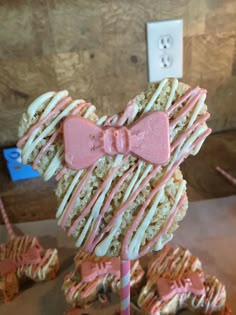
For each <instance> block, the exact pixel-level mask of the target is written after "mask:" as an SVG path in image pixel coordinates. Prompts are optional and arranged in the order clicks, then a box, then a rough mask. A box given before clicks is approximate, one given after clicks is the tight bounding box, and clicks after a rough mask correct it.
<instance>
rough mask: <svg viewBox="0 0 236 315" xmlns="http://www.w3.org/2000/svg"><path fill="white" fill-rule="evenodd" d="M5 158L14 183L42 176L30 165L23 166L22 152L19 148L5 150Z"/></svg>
mask: <svg viewBox="0 0 236 315" xmlns="http://www.w3.org/2000/svg"><path fill="white" fill-rule="evenodd" d="M3 156H4V158H5V160H6V161H7V168H8V171H9V174H10V176H11V179H12V180H13V181H17V180H22V179H28V178H34V177H39V176H40V174H39V173H38V172H36V171H35V170H33V169H32V167H31V166H30V165H28V164H27V165H23V164H21V150H20V149H18V148H9V149H3Z"/></svg>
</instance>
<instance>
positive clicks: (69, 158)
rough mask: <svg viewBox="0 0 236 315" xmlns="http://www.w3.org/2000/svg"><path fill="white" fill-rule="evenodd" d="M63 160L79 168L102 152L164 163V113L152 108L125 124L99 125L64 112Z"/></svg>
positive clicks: (166, 126) (166, 148) (167, 152)
mask: <svg viewBox="0 0 236 315" xmlns="http://www.w3.org/2000/svg"><path fill="white" fill-rule="evenodd" d="M63 133H64V144H65V161H66V164H67V166H68V167H69V168H72V169H76V170H79V169H83V168H87V167H89V166H91V165H93V164H94V163H95V162H96V161H97V160H98V159H100V158H101V157H102V156H104V155H115V154H124V155H126V154H128V153H130V154H133V155H135V156H137V157H139V158H141V159H143V160H145V161H147V162H150V163H152V164H157V165H160V164H164V163H166V162H167V161H168V159H169V156H170V142H169V118H168V115H167V113H165V112H162V111H152V112H149V113H148V114H146V115H145V116H143V117H141V118H140V119H139V120H137V121H136V122H135V123H134V124H132V125H131V126H129V128H127V127H124V126H115V127H105V128H101V127H99V126H98V125H96V124H94V123H93V122H92V121H90V120H88V119H85V118H83V117H79V116H73V115H71V116H68V117H67V118H66V119H65V121H64V126H63Z"/></svg>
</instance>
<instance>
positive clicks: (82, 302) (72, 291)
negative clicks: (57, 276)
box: [63, 251, 144, 307]
mask: <svg viewBox="0 0 236 315" xmlns="http://www.w3.org/2000/svg"><path fill="white" fill-rule="evenodd" d="M74 262H75V270H74V271H72V272H71V273H69V274H68V275H66V277H65V279H64V284H63V291H64V293H65V297H66V301H67V303H69V304H70V305H72V306H74V307H87V306H88V305H90V304H91V303H92V302H94V301H96V300H100V302H102V303H103V302H106V296H105V294H106V293H107V292H113V293H115V294H118V295H119V292H120V259H119V258H118V257H96V256H94V255H92V254H88V253H85V252H83V251H79V253H78V254H77V255H76V257H75V260H74ZM130 272H131V280H130V286H131V290H132V292H133V293H134V292H135V291H136V290H137V288H138V287H139V286H140V284H141V281H142V279H143V276H144V270H143V268H142V267H141V265H140V263H139V261H132V263H131V271H130Z"/></svg>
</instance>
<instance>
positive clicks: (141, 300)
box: [138, 245, 228, 315]
mask: <svg viewBox="0 0 236 315" xmlns="http://www.w3.org/2000/svg"><path fill="white" fill-rule="evenodd" d="M225 302H226V291H225V286H224V285H223V284H222V283H221V282H220V281H219V280H218V279H217V278H216V277H213V276H209V275H208V274H206V273H204V271H203V269H202V264H201V262H200V260H199V259H198V258H197V257H194V256H193V255H192V254H191V253H190V251H189V250H187V249H184V248H176V249H174V248H171V247H170V246H168V245H165V247H164V248H163V249H162V250H161V251H159V252H158V253H157V254H156V255H155V258H154V259H153V261H152V262H151V264H150V266H149V268H148V271H147V282H146V284H145V286H144V287H143V288H142V290H141V292H140V295H139V297H138V305H139V307H140V309H141V314H143V315H167V314H177V312H178V311H179V310H182V309H188V310H190V311H191V312H193V313H194V314H202V315H207V314H215V315H216V314H217V315H224V314H227V313H226V311H227V310H228V308H227V307H226V305H225Z"/></svg>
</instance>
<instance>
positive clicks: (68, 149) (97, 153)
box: [18, 79, 211, 260]
mask: <svg viewBox="0 0 236 315" xmlns="http://www.w3.org/2000/svg"><path fill="white" fill-rule="evenodd" d="M205 98H206V91H205V90H204V89H201V88H199V87H195V88H191V87H189V86H188V85H187V84H184V83H181V82H178V80H177V79H165V80H163V81H162V82H160V83H158V84H154V85H152V86H151V87H150V88H148V89H147V90H146V91H144V92H142V93H140V94H139V95H137V96H136V97H134V98H133V99H132V100H131V101H130V102H129V103H128V105H127V107H126V108H125V109H124V111H123V112H122V113H118V114H114V115H113V116H110V117H107V116H102V117H100V118H99V117H97V115H96V114H95V110H96V108H95V106H94V105H92V104H90V103H87V102H85V101H84V100H80V99H79V100H72V98H71V97H70V96H68V92H67V91H61V92H58V93H56V92H48V93H46V94H43V95H41V96H40V97H39V98H38V99H36V100H35V101H34V102H33V103H32V104H31V105H30V106H29V108H28V110H27V112H26V113H24V114H23V116H22V120H21V123H20V126H19V136H20V140H19V141H18V147H19V148H21V149H22V160H23V162H24V163H31V164H33V167H34V168H35V169H37V171H39V172H40V173H41V174H42V175H43V176H44V178H45V180H48V179H50V178H51V177H55V178H56V179H57V180H58V185H57V189H56V196H57V199H58V203H59V206H58V211H57V214H56V217H57V219H58V223H59V225H60V226H61V227H62V228H63V229H65V230H66V231H67V234H68V236H70V235H73V237H74V238H75V239H76V246H77V247H82V248H83V249H84V250H85V251H86V252H89V253H95V254H96V255H97V256H105V255H106V256H115V257H117V256H120V257H121V258H122V259H125V260H132V259H137V258H139V257H141V256H143V255H145V254H146V253H147V252H149V251H151V250H160V249H161V248H162V247H163V246H164V245H165V244H166V243H167V242H168V241H170V240H171V239H172V237H173V232H174V231H175V230H176V229H177V227H178V222H179V221H180V220H182V219H183V217H184V215H185V213H186V210H187V207H188V201H187V195H186V182H185V180H184V179H183V176H182V173H181V171H180V169H179V166H180V164H181V163H182V162H183V160H184V159H185V158H186V157H188V155H195V154H197V153H198V151H199V150H200V148H201V146H202V144H203V142H204V140H205V139H206V137H207V136H208V135H209V134H210V132H211V130H210V129H209V128H208V127H207V125H206V120H207V119H208V118H209V116H210V115H209V113H207V106H206V105H205Z"/></svg>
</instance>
